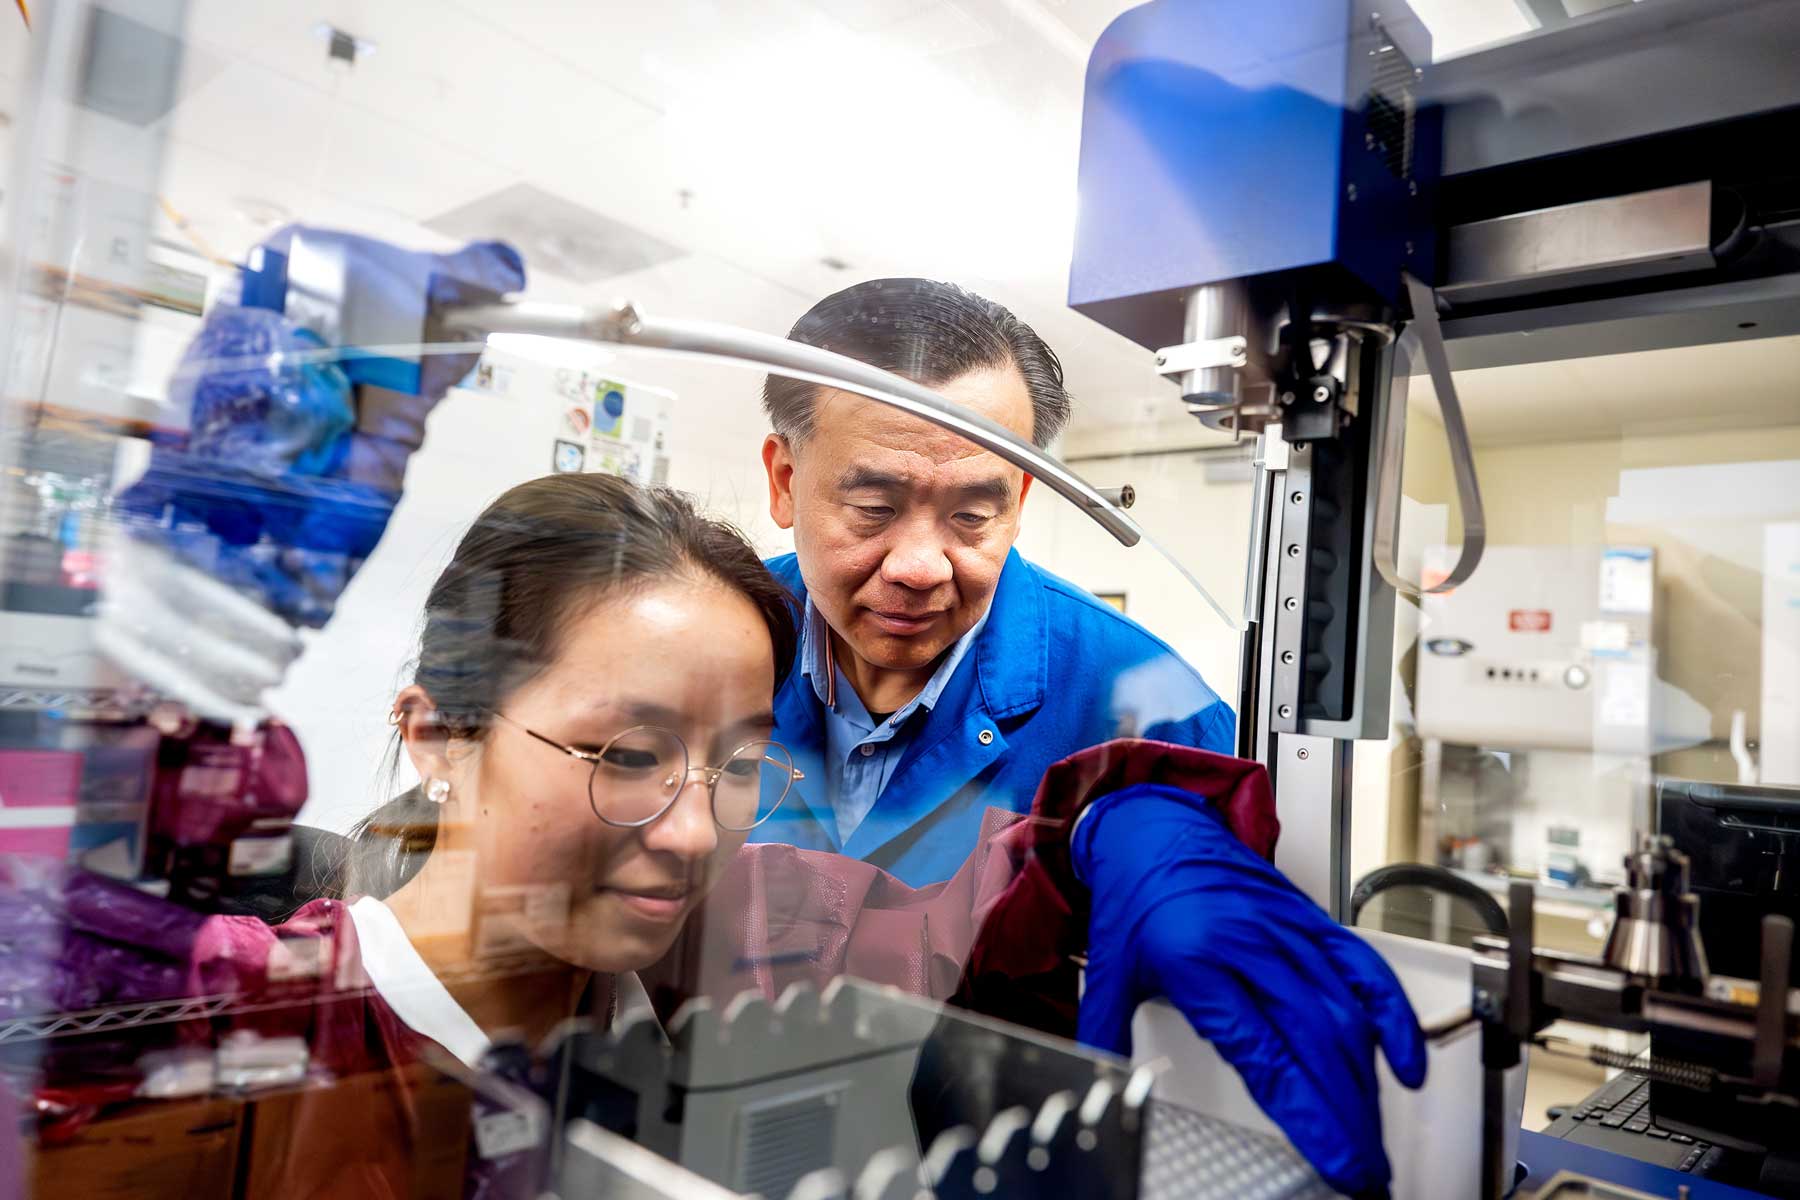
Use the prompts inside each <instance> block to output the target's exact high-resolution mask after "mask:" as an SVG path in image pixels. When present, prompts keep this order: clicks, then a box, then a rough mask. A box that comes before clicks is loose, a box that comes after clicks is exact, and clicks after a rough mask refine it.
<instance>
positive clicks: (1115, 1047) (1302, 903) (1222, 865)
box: [1070, 784, 1425, 1195]
mask: <svg viewBox="0 0 1800 1200" xmlns="http://www.w3.org/2000/svg"><path fill="white" fill-rule="evenodd" d="M1070 853H1071V857H1072V860H1073V863H1074V866H1075V870H1076V872H1077V874H1079V875H1080V877H1081V878H1082V880H1083V881H1084V882H1086V884H1087V885H1088V887H1089V888H1090V889H1091V890H1092V893H1093V899H1092V910H1091V915H1090V918H1089V925H1088V967H1087V988H1086V992H1085V993H1084V995H1083V997H1082V1001H1081V1016H1080V1022H1079V1036H1080V1038H1081V1040H1082V1041H1083V1042H1084V1043H1087V1044H1089V1045H1093V1046H1098V1047H1100V1048H1103V1049H1107V1050H1112V1051H1115V1052H1118V1053H1122V1054H1129V1053H1130V1050H1131V1018H1132V1014H1133V1013H1135V1012H1136V1011H1137V1007H1138V1005H1139V1004H1140V1003H1141V1002H1143V1001H1145V1000H1149V999H1153V998H1156V997H1166V998H1167V999H1168V1000H1169V1001H1170V1002H1171V1003H1173V1004H1174V1005H1175V1006H1176V1007H1177V1008H1179V1009H1180V1010H1181V1011H1182V1013H1183V1014H1185V1015H1186V1017H1187V1019H1188V1021H1189V1023H1190V1024H1192V1025H1193V1027H1194V1031H1195V1032H1196V1033H1198V1034H1199V1035H1200V1036H1201V1037H1203V1038H1206V1039H1207V1040H1208V1041H1210V1042H1212V1043H1213V1045H1214V1046H1215V1047H1216V1048H1217V1049H1218V1051H1219V1053H1220V1054H1221V1055H1222V1056H1223V1057H1224V1058H1225V1059H1226V1061H1228V1062H1230V1063H1231V1065H1232V1066H1234V1067H1236V1068H1237V1071H1238V1073H1239V1074H1240V1075H1242V1076H1243V1079H1244V1083H1245V1084H1246V1086H1248V1088H1249V1090H1250V1094H1251V1095H1252V1096H1253V1097H1254V1098H1255V1099H1256V1102H1257V1103H1258V1104H1259V1105H1261V1106H1262V1109H1263V1111H1264V1112H1266V1113H1268V1115H1269V1116H1270V1117H1271V1118H1272V1119H1273V1120H1274V1121H1275V1122H1276V1124H1278V1125H1280V1126H1281V1128H1282V1131H1283V1132H1284V1133H1286V1134H1287V1136H1288V1139H1289V1140H1290V1141H1292V1142H1293V1144H1294V1146H1295V1148H1296V1149H1298V1150H1299V1151H1300V1153H1301V1154H1303V1155H1305V1156H1306V1158H1307V1160H1308V1161H1309V1162H1311V1163H1312V1165H1313V1167H1314V1169H1315V1170H1317V1171H1318V1173H1319V1175H1320V1176H1321V1177H1322V1178H1323V1179H1324V1180H1325V1181H1326V1182H1327V1183H1328V1184H1330V1185H1331V1186H1332V1187H1334V1188H1336V1189H1338V1190H1339V1191H1340V1192H1343V1193H1345V1194H1348V1195H1362V1194H1373V1195H1380V1194H1382V1193H1383V1192H1385V1190H1386V1187H1387V1184H1388V1182H1389V1180H1390V1179H1391V1177H1392V1175H1391V1171H1390V1169H1389V1167H1388V1160H1387V1153H1386V1151H1385V1150H1384V1149H1383V1147H1382V1141H1381V1108H1380V1104H1379V1101H1378V1088H1377V1082H1376V1074H1375V1046H1376V1044H1377V1043H1378V1042H1379V1043H1380V1045H1381V1048H1382V1050H1383V1051H1384V1052H1385V1053H1386V1054H1387V1059H1388V1064H1389V1065H1390V1066H1391V1067H1393V1069H1394V1074H1395V1075H1396V1076H1397V1077H1398V1078H1399V1080H1400V1082H1402V1083H1403V1084H1405V1085H1406V1086H1407V1087H1418V1086H1419V1085H1420V1084H1421V1083H1423V1082H1424V1080H1425V1039H1424V1034H1423V1033H1422V1032H1421V1030H1420V1028H1419V1022H1418V1018H1417V1017H1416V1016H1414V1014H1413V1010H1412V1006H1411V1004H1409V1003H1408V1002H1407V999H1406V994H1405V992H1403V991H1402V990H1401V988H1400V983H1399V980H1397V979H1396V978H1395V977H1394V973H1393V972H1392V971H1391V970H1390V969H1389V968H1388V966H1387V964H1386V963H1385V962H1384V961H1382V959H1381V957H1380V955H1378V954H1376V953H1375V951H1373V950H1371V949H1370V948H1369V947H1368V946H1367V945H1366V944H1365V943H1364V942H1363V941H1362V940H1361V939H1359V938H1358V937H1357V936H1356V935H1355V934H1354V933H1352V932H1350V931H1349V930H1348V929H1345V928H1344V927H1343V926H1341V925H1339V924H1338V923H1337V922H1335V921H1333V920H1332V919H1331V917H1330V916H1329V915H1327V914H1326V912H1325V911H1324V910H1323V909H1321V908H1320V907H1319V906H1318V905H1317V904H1315V903H1313V901H1312V900H1310V899H1308V898H1307V897H1306V896H1305V895H1303V894H1301V892H1300V891H1298V890H1297V889H1296V888H1295V887H1294V885H1293V884H1291V883H1289V882H1288V881H1287V880H1286V879H1285V878H1284V877H1283V876H1282V875H1281V873H1280V872H1279V871H1277V870H1276V869H1275V868H1274V866H1272V865H1271V864H1270V863H1268V862H1265V861H1264V860H1263V859H1262V858H1260V857H1258V856H1257V855H1256V854H1254V853H1253V852H1251V851H1250V850H1249V849H1248V848H1247V847H1245V846H1244V844H1243V843H1242V842H1240V841H1239V840H1238V839H1237V838H1236V837H1235V836H1233V834H1232V833H1231V831H1230V830H1229V829H1228V828H1226V826H1225V823H1224V821H1222V820H1221V819H1220V818H1219V817H1218V816H1217V814H1215V813H1214V812H1213V811H1212V809H1211V806H1210V805H1209V804H1208V803H1207V801H1206V800H1205V799H1204V798H1203V797H1200V796H1196V795H1194V794H1192V793H1189V792H1185V791H1182V790H1181V789H1179V788H1174V787H1169V786H1167V785H1164V784H1138V785H1136V786H1133V787H1128V788H1125V789H1123V790H1121V791H1117V792H1113V793H1111V794H1109V795H1106V796H1103V797H1101V798H1099V799H1098V800H1096V801H1094V802H1093V804H1091V805H1090V806H1089V807H1088V809H1087V810H1086V812H1085V813H1084V814H1083V816H1082V818H1081V820H1080V822H1079V824H1078V825H1077V826H1076V828H1075V835H1074V838H1073V839H1072V842H1071V845H1070Z"/></svg>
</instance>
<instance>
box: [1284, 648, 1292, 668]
mask: <svg viewBox="0 0 1800 1200" xmlns="http://www.w3.org/2000/svg"><path fill="white" fill-rule="evenodd" d="M1281 661H1282V662H1284V663H1286V664H1287V665H1288V666H1290V667H1291V666H1293V665H1294V652H1293V651H1292V650H1283V651H1282V652H1281Z"/></svg>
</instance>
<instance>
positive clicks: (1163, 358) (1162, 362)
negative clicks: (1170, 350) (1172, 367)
mask: <svg viewBox="0 0 1800 1200" xmlns="http://www.w3.org/2000/svg"><path fill="white" fill-rule="evenodd" d="M1168 364H1169V356H1168V355H1166V354H1159V355H1157V356H1156V365H1157V366H1159V367H1165V366H1167V365H1168Z"/></svg>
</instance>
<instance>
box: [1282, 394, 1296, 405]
mask: <svg viewBox="0 0 1800 1200" xmlns="http://www.w3.org/2000/svg"><path fill="white" fill-rule="evenodd" d="M1281 402H1282V403H1283V404H1292V403H1293V402H1294V393H1292V392H1283V393H1281Z"/></svg>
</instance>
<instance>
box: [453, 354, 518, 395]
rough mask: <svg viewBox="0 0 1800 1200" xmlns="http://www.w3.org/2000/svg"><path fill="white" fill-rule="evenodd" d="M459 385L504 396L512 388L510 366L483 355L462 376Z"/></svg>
mask: <svg viewBox="0 0 1800 1200" xmlns="http://www.w3.org/2000/svg"><path fill="white" fill-rule="evenodd" d="M459 386H461V387H465V388H468V389H470V390H471V391H476V392H486V393H487V394H488V395H491V396H504V395H506V394H507V393H508V392H509V391H511V390H512V368H511V367H509V366H506V365H504V364H502V363H497V362H495V361H494V360H493V359H491V358H487V357H485V356H484V357H483V358H482V359H481V361H480V362H478V363H476V364H475V367H474V369H473V370H471V371H470V372H469V373H468V374H467V375H465V376H463V380H462V383H461V384H460V385H459Z"/></svg>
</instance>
